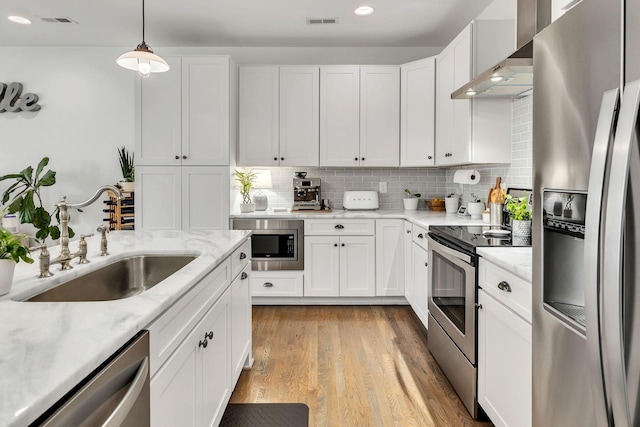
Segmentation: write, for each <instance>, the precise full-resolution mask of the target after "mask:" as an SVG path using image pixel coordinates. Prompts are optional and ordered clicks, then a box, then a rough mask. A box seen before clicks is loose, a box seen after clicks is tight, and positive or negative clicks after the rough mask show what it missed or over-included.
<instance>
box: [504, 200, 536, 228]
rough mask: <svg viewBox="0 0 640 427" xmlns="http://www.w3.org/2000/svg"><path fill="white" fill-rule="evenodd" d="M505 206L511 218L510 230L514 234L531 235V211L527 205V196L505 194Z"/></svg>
mask: <svg viewBox="0 0 640 427" xmlns="http://www.w3.org/2000/svg"><path fill="white" fill-rule="evenodd" d="M505 207H506V209H507V212H509V218H510V219H511V232H512V234H513V235H514V236H521V237H529V236H531V211H530V210H529V206H528V205H527V197H526V196H523V197H513V196H511V195H509V194H508V195H507V196H506V198H505Z"/></svg>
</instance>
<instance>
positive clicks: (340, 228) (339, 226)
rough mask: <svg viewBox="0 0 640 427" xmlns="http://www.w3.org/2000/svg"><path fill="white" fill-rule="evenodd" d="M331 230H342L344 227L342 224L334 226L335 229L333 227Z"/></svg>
mask: <svg viewBox="0 0 640 427" xmlns="http://www.w3.org/2000/svg"><path fill="white" fill-rule="evenodd" d="M333 228H335V229H336V230H342V229H343V228H344V225H342V224H336V226H335V227H333Z"/></svg>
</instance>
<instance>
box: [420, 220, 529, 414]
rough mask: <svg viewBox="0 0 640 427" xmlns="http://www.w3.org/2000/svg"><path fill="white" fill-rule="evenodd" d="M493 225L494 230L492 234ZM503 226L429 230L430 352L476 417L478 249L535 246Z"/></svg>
mask: <svg viewBox="0 0 640 427" xmlns="http://www.w3.org/2000/svg"><path fill="white" fill-rule="evenodd" d="M496 229H497V230H498V231H497V232H495V230H496ZM492 230H493V231H494V232H495V234H489V233H490V232H491V231H492ZM504 231H505V229H504V228H502V227H495V226H492V227H486V226H431V227H429V233H428V234H427V238H428V241H429V261H428V265H429V267H430V268H431V276H430V278H429V304H428V305H429V323H428V326H429V330H428V346H429V351H430V352H431V354H432V355H433V357H434V358H435V359H436V361H437V362H438V364H439V365H440V368H441V369H442V371H443V372H444V373H445V375H446V376H447V378H448V379H449V382H450V383H451V385H452V386H453V388H454V389H455V390H456V392H457V393H458V396H459V397H460V400H461V401H462V403H463V404H464V405H465V407H466V408H467V410H468V411H469V413H470V414H471V416H473V417H474V418H476V417H477V416H478V405H477V378H478V375H477V325H476V316H477V312H476V309H477V308H476V306H477V304H476V303H477V298H478V289H477V284H478V279H477V274H476V269H477V266H478V255H477V254H476V248H478V247H482V246H530V245H531V241H530V240H520V241H516V242H514V241H512V239H511V238H510V234H506V233H504ZM500 233H503V234H500Z"/></svg>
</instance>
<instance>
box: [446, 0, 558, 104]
mask: <svg viewBox="0 0 640 427" xmlns="http://www.w3.org/2000/svg"><path fill="white" fill-rule="evenodd" d="M550 20H551V3H550V1H549V0H518V19H517V46H518V50H516V51H515V52H514V53H513V54H511V55H510V56H509V57H508V58H507V59H505V60H503V61H501V62H499V63H498V64H496V65H494V66H493V67H491V68H489V69H488V70H486V71H485V72H483V73H480V74H479V75H478V76H476V77H475V78H474V79H473V80H471V81H470V82H469V83H467V84H465V85H464V86H462V87H460V88H458V89H456V90H455V91H453V92H452V93H451V99H472V98H482V99H492V98H493V99H495V98H519V97H523V96H526V95H528V94H529V93H531V91H532V90H533V36H534V35H535V34H536V33H537V32H538V31H540V30H541V29H542V28H544V27H545V26H546V25H547V24H548V23H549V21H550Z"/></svg>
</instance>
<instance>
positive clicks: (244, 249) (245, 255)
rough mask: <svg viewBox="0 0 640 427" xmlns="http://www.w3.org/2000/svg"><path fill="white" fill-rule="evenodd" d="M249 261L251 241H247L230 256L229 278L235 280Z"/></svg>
mask: <svg viewBox="0 0 640 427" xmlns="http://www.w3.org/2000/svg"><path fill="white" fill-rule="evenodd" d="M249 261H251V239H247V241H246V242H244V243H243V244H242V246H240V247H239V248H238V249H236V250H235V251H233V254H232V255H231V278H232V279H235V278H236V276H238V274H240V272H241V271H242V270H244V268H245V266H246V265H247V264H249Z"/></svg>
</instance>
